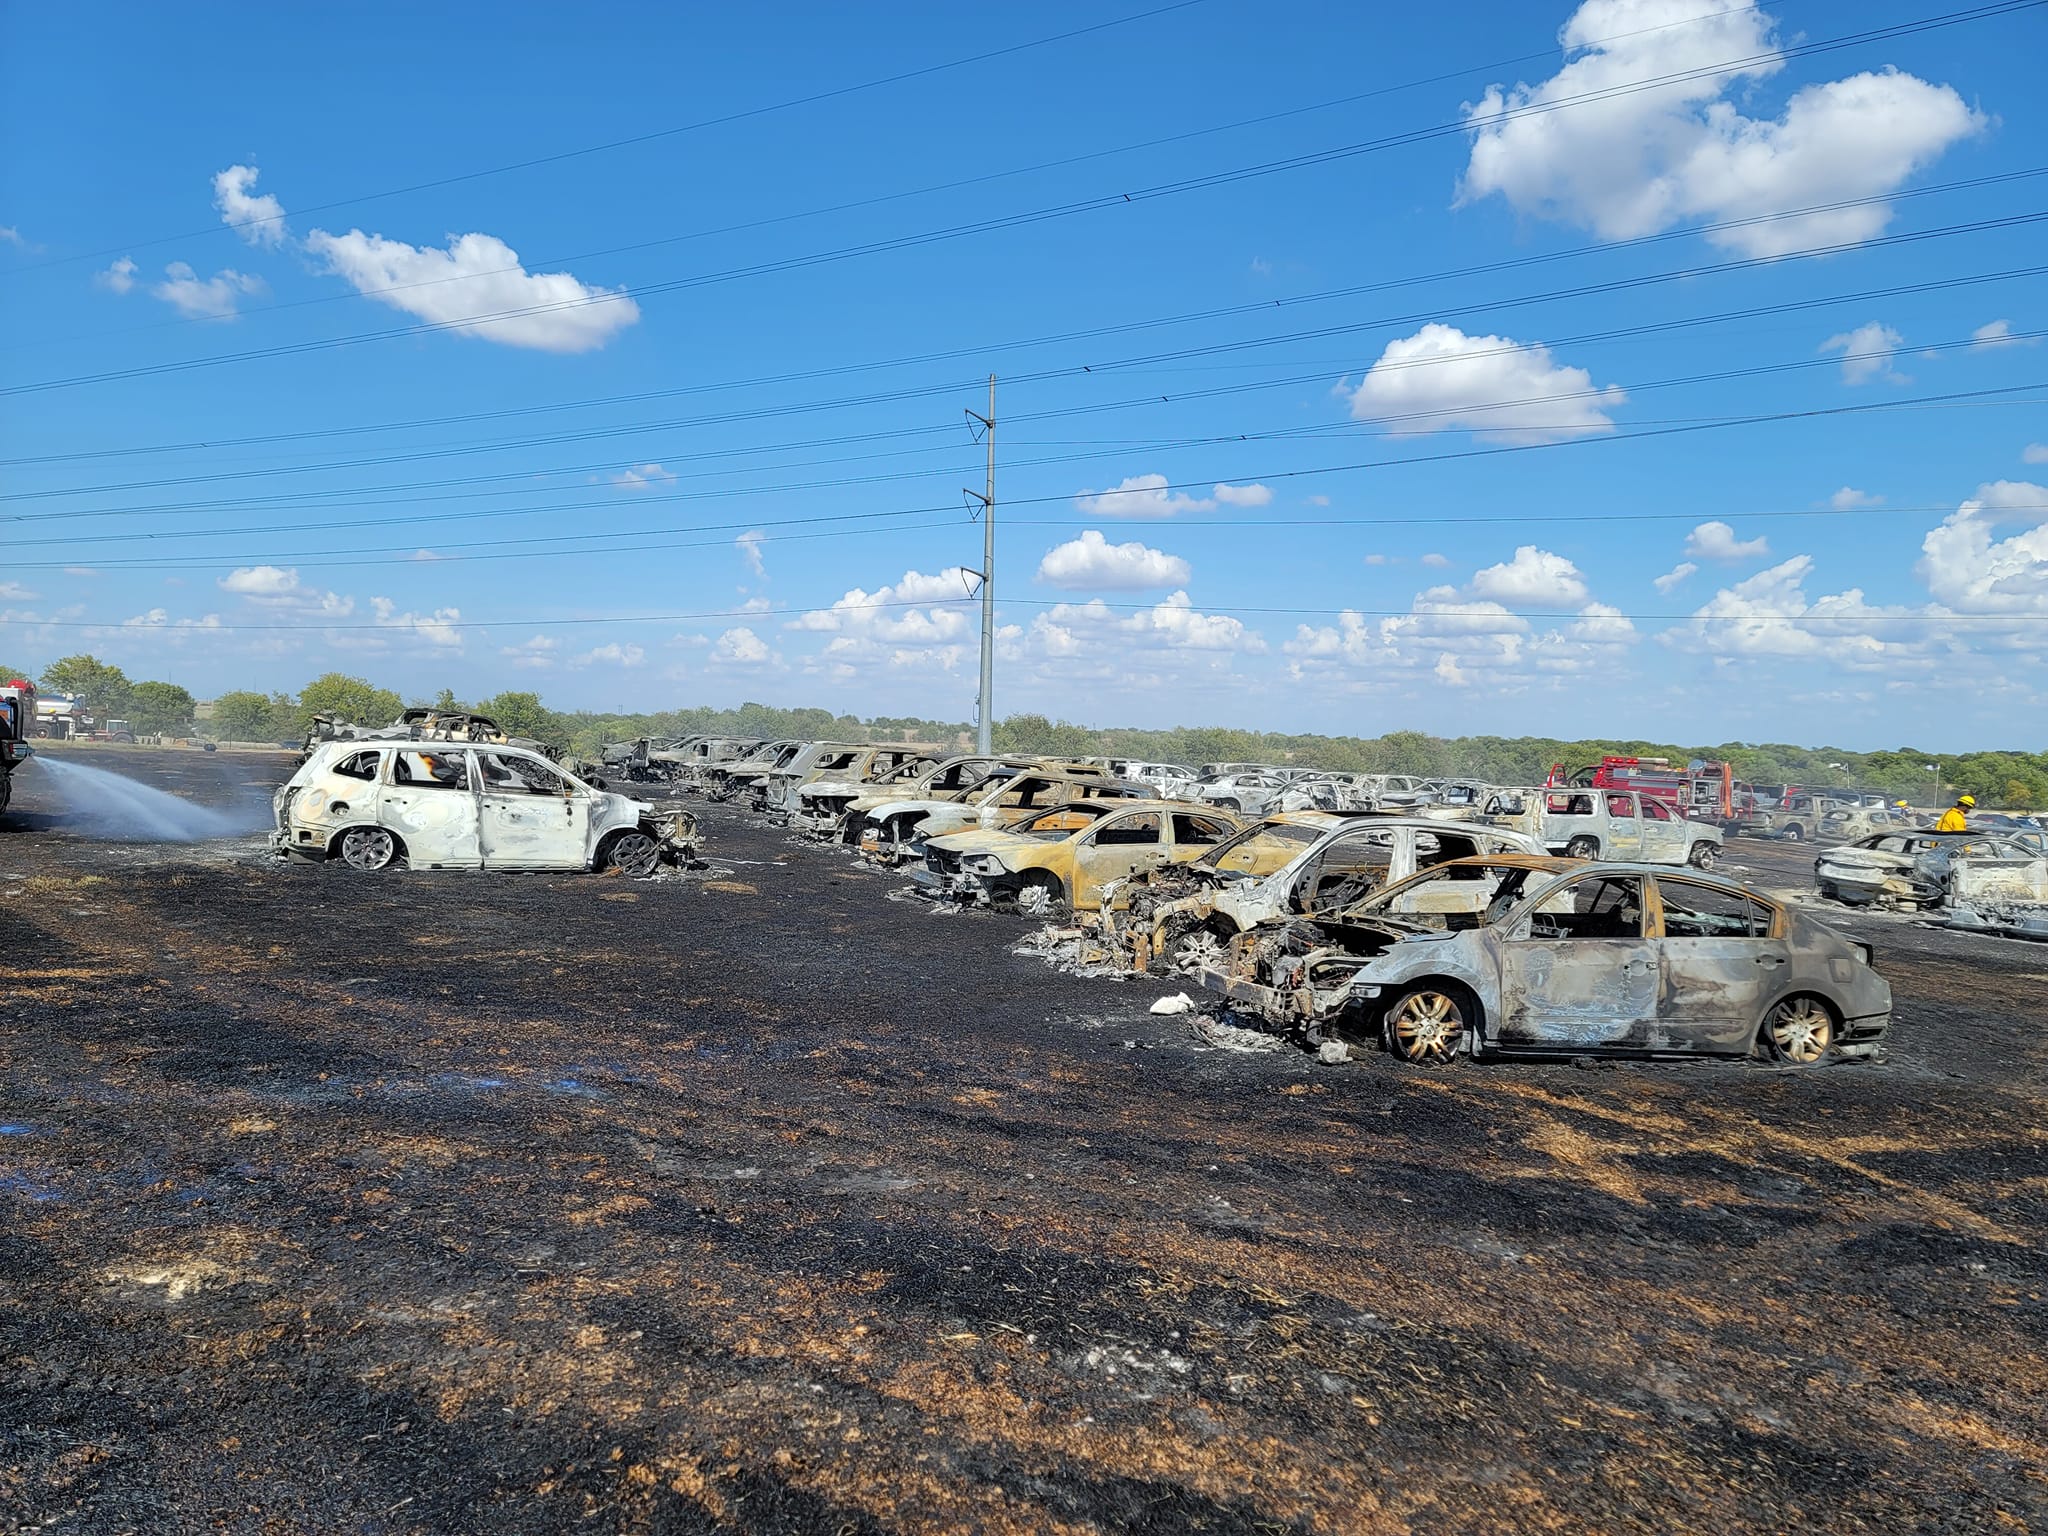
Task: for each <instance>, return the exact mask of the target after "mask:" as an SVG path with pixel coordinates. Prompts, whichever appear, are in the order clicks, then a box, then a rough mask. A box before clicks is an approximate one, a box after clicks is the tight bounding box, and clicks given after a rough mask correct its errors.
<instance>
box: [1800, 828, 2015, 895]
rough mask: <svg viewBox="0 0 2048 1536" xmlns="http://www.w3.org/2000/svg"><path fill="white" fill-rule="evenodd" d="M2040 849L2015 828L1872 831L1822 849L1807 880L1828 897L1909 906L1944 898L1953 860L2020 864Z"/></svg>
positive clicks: (1952, 875)
mask: <svg viewBox="0 0 2048 1536" xmlns="http://www.w3.org/2000/svg"><path fill="white" fill-rule="evenodd" d="M2034 836H2035V837H2038V836H2039V834H2034ZM2041 855H2042V850H2041V849H2040V848H2039V847H2038V846H2036V844H2035V842H2034V841H2033V840H2032V839H2030V838H2029V837H2028V836H2026V835H2024V834H2018V833H2010V832H1933V831H1926V830H1922V831H1917V832H1877V833H1873V834H1871V835H1870V836H1869V837H1866V838H1863V839H1862V840H1861V841H1859V842H1854V843H1845V844H1843V845H1842V846H1841V847H1839V848H1830V849H1828V850H1826V851H1825V852H1824V853H1822V854H1821V856H1820V857H1819V858H1817V859H1815V860H1814V861H1813V884H1814V889H1816V890H1817V891H1819V892H1820V894H1821V895H1822V896H1823V897H1825V898H1826V899H1828V900H1829V901H1839V902H1843V903H1845V904H1847V905H1849V906H1872V905H1876V906H1887V907H1902V908H1905V909H1908V910H1913V909H1917V908H1920V907H1933V906H1939V905H1941V904H1942V903H1943V902H1944V901H1946V900H1947V899H1948V895H1949V887H1950V883H1951V881H1952V880H1953V878H1954V874H1955V870H1956V868H1957V867H1958V861H1959V860H1963V861H1970V862H1976V861H1980V860H1990V859H1998V860H2013V861H2018V862H2019V863H2021V864H2025V863H2027V862H2030V861H2032V860H2036V859H2039V858H2040V857H2041Z"/></svg>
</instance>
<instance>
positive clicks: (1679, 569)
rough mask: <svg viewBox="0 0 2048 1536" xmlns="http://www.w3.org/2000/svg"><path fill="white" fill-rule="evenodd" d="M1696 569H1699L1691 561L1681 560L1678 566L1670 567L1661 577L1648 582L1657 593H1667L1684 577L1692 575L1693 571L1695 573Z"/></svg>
mask: <svg viewBox="0 0 2048 1536" xmlns="http://www.w3.org/2000/svg"><path fill="white" fill-rule="evenodd" d="M1698 569H1699V567H1698V566H1697V565H1694V564H1693V563H1692V561H1690V560H1681V561H1679V562H1678V564H1676V565H1674V566H1673V567H1671V569H1670V570H1668V571H1666V572H1665V573H1664V574H1663V575H1662V576H1657V577H1653V578H1652V579H1651V581H1650V585H1651V586H1653V587H1655V588H1656V589H1657V590H1658V591H1659V592H1669V591H1670V590H1671V589H1672V588H1673V587H1675V586H1677V585H1678V584H1679V583H1680V582H1681V581H1684V580H1685V578H1686V577H1688V576H1690V575H1692V573H1693V572H1694V571H1697V570H1698Z"/></svg>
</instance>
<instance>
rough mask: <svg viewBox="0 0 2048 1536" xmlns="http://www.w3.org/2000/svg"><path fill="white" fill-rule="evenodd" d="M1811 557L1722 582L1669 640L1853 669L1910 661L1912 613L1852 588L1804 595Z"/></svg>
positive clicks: (1916, 626)
mask: <svg viewBox="0 0 2048 1536" xmlns="http://www.w3.org/2000/svg"><path fill="white" fill-rule="evenodd" d="M1812 572H1813V557H1812V556H1811V555H1794V556H1792V558H1791V559H1789V560H1784V561H1781V562H1780V563H1778V564H1777V565H1774V566H1771V567H1769V568H1767V569H1765V570H1762V571H1759V572H1757V573H1756V574H1755V575H1754V576H1751V577H1749V578H1747V579H1746V580H1743V581H1739V582H1737V583H1736V584H1735V585H1734V586H1732V587H1724V588H1723V589H1722V590H1721V591H1719V592H1717V593H1715V594H1714V596H1713V597H1712V598H1711V599H1709V600H1708V601H1707V602H1706V603H1705V604H1703V605H1702V606H1701V607H1700V608H1698V609H1697V610H1695V612H1694V614H1693V622H1692V623H1691V624H1689V625H1685V626H1678V627H1674V628H1672V629H1669V630H1666V631H1665V632H1664V635H1663V636H1662V638H1663V640H1664V641H1665V643H1666V644H1670V645H1678V644H1683V645H1685V646H1687V647H1688V648H1692V647H1698V648H1701V649H1704V650H1707V651H1711V652H1715V653H1718V654H1720V655H1724V656H1763V657H1779V658H1784V657H1813V658H1817V659H1825V660H1828V661H1831V662H1834V663H1837V664H1839V665H1842V666H1845V667H1848V668H1850V669H1852V670H1861V669H1870V668H1876V667H1884V666H1889V665H1893V664H1895V663H1898V662H1900V661H1903V660H1906V659H1909V658H1911V657H1912V656H1914V655H1915V653H1916V651H1917V650H1918V649H1919V647H1920V645H1921V643H1922V642H1923V641H1924V640H1925V638H1926V633H1927V631H1926V626H1925V624H1924V623H1923V622H1922V621H1921V620H1920V619H1919V617H1918V616H1917V615H1915V614H1914V613H1913V612H1912V611H1911V610H1909V609H1904V608H1877V607H1872V606H1871V605H1870V604H1869V603H1866V602H1865V601H1864V598H1863V593H1862V592H1861V591H1860V590H1858V589H1856V588H1853V587H1852V588H1850V589H1849V590H1847V591H1845V592H1840V593H1836V594H1833V595H1831V596H1827V597H1819V598H1812V599H1809V598H1808V597H1807V595H1806V589H1805V583H1806V578H1807V577H1808V576H1810V575H1811V574H1812Z"/></svg>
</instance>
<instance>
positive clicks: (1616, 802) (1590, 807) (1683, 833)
mask: <svg viewBox="0 0 2048 1536" xmlns="http://www.w3.org/2000/svg"><path fill="white" fill-rule="evenodd" d="M1541 819H1542V831H1541V834H1540V835H1541V837H1542V839H1543V846H1544V847H1546V848H1548V849H1549V850H1550V851H1551V852H1552V853H1562V854H1566V855H1569V856H1570V857H1572V858H1574V859H1622V860H1626V861H1628V862H1630V863H1634V864H1690V865H1691V866H1692V867H1693V868H1694V869H1712V868H1713V867H1714V864H1715V862H1716V861H1717V860H1719V859H1720V857H1721V841H1722V833H1721V829H1720V828H1719V827H1717V826H1714V825H1713V824H1712V823H1710V822H1704V821H1687V820H1686V819H1685V818H1684V817H1683V816H1681V815H1680V814H1679V813H1678V811H1677V809H1676V808H1675V807H1673V806H1672V805H1671V804H1669V803H1668V802H1666V801H1663V800H1659V799H1657V798H1655V797H1654V796H1651V795H1645V794H1642V793H1640V792H1639V791H1637V790H1633V789H1547V790H1544V791H1543V805H1542V818H1541Z"/></svg>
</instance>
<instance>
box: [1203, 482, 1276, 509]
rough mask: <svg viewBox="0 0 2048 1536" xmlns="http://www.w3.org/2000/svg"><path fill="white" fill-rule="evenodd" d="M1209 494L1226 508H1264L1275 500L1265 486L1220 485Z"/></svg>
mask: <svg viewBox="0 0 2048 1536" xmlns="http://www.w3.org/2000/svg"><path fill="white" fill-rule="evenodd" d="M1209 494H1210V495H1212V496H1214V497H1215V498H1216V500H1217V502H1218V503H1220V504H1221V505H1223V506H1226V507H1263V506H1266V505H1267V504H1268V503H1270V502H1271V501H1272V499H1273V493H1272V491H1271V490H1269V489H1267V488H1266V487H1265V486H1263V485H1219V486H1217V487H1216V489H1215V490H1213V491H1211V492H1210V493H1209Z"/></svg>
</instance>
